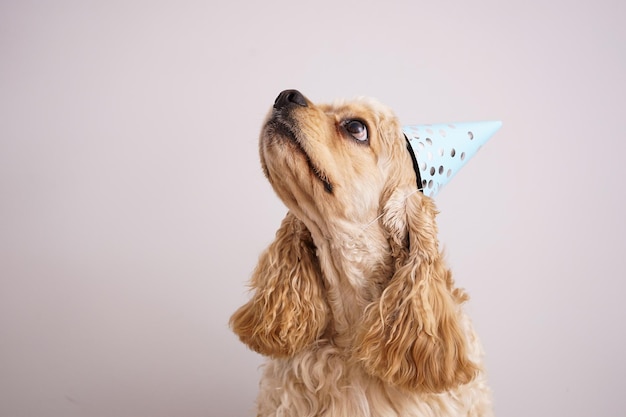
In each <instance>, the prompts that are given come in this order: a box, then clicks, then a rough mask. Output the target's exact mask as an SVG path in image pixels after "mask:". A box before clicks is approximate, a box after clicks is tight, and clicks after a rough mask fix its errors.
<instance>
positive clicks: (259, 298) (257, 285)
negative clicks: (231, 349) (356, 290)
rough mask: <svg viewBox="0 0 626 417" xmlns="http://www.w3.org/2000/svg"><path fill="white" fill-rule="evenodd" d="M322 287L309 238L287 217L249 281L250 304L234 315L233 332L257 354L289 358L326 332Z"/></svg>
mask: <svg viewBox="0 0 626 417" xmlns="http://www.w3.org/2000/svg"><path fill="white" fill-rule="evenodd" d="M323 285H324V284H323V279H322V273H321V270H320V266H319V262H318V259H317V256H316V254H315V245H314V243H313V239H312V238H311V234H310V232H309V230H308V229H307V228H306V226H305V225H304V224H303V223H302V222H301V221H300V220H298V219H297V218H296V217H295V216H294V215H293V214H291V213H287V216H286V217H285V219H284V220H283V222H282V224H281V226H280V229H278V231H277V232H276V238H275V240H274V242H272V244H270V246H269V247H268V248H267V250H266V251H265V252H264V253H263V254H262V255H261V257H260V259H259V263H258V265H257V267H256V269H255V271H254V273H253V275H252V278H251V280H250V286H251V288H252V289H253V290H254V294H253V296H252V299H251V300H250V301H249V302H248V303H247V304H245V305H244V306H242V307H241V308H239V310H237V311H236V312H235V313H234V314H233V316H232V317H231V319H230V325H231V328H232V329H233V331H234V332H235V333H236V334H237V335H238V336H239V338H240V339H241V341H242V342H244V343H245V344H247V345H248V346H249V347H250V348H251V349H253V350H255V351H256V352H258V353H261V354H263V355H267V356H272V357H287V356H292V355H294V354H295V353H297V352H299V351H300V350H302V349H303V348H304V347H306V346H308V345H310V344H311V343H313V342H314V341H315V340H316V339H318V338H319V337H320V336H321V334H322V333H323V331H324V329H325V328H326V323H327V320H328V315H329V314H328V306H327V304H326V302H325V301H324V297H323V293H324V287H323Z"/></svg>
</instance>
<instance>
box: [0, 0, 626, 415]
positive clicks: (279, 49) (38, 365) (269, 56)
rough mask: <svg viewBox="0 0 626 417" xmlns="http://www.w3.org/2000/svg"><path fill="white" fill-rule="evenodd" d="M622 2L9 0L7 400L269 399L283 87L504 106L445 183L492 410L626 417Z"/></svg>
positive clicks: (34, 403) (225, 407) (166, 404)
mask: <svg viewBox="0 0 626 417" xmlns="http://www.w3.org/2000/svg"><path fill="white" fill-rule="evenodd" d="M624 16H626V3H624V2H623V1H621V0H596V1H591V0H579V1H565V0H541V1H540V0H512V1H496V0H476V1H472V2H469V1H445V0H444V1H429V2H420V1H393V0H390V1H380V0H378V1H370V0H363V1H358V2H357V1H343V0H317V1H309V2H296V1H287V0H283V1H275V0H268V1H263V2H260V1H259V2H253V1H248V2H242V1H229V2H225V1H224V2H217V1H204V2H202V1H194V2H190V1H184V0H183V1H176V2H173V1H172V2H163V1H147V0H146V1H134V0H126V1H120V0H107V1H79V0H77V1H70V0H58V1H48V2H46V1H41V2H35V1H29V0H20V1H2V2H1V3H0V417H32V416H46V417H48V416H49V417H56V416H60V417H61V416H63V417H74V416H76V417H171V416H177V417H178V416H189V417H195V416H210V417H218V416H224V417H230V416H233V417H234V416H252V415H253V406H254V398H255V396H256V391H257V384H258V379H259V370H258V368H259V365H260V364H261V363H262V358H261V357H260V356H258V355H256V354H255V353H253V352H251V351H249V350H248V349H247V348H246V347H245V346H244V345H243V344H241V343H240V342H239V341H238V340H237V338H236V337H235V336H234V335H233V334H232V333H231V331H230V330H229V328H228V319H229V317H230V315H231V314H232V312H233V311H234V310H236V309H237V308H238V307H239V306H240V305H241V304H242V303H243V302H245V301H246V300H247V298H248V294H247V289H246V281H247V280H248V278H249V277H250V273H251V271H252V269H253V268H254V266H255V264H256V261H257V259H258V255H259V254H260V252H261V251H262V250H263V249H264V248H265V247H266V246H267V244H268V243H269V242H270V241H271V240H272V239H273V236H274V232H275V231H276V229H277V228H278V225H279V223H280V220H281V219H282V217H283V216H284V214H285V212H286V209H285V208H284V206H283V204H282V203H281V202H280V201H279V200H278V198H277V197H276V196H275V195H274V193H273V191H272V189H271V188H270V186H269V184H268V183H267V181H266V180H265V179H264V177H263V175H262V172H261V169H260V165H259V162H258V153H257V137H258V132H259V129H260V127H261V122H262V120H263V118H264V116H265V114H266V113H267V111H268V110H269V108H270V106H271V105H272V103H273V100H274V98H275V97H276V95H277V94H278V93H279V92H280V91H281V90H283V89H286V88H297V89H299V90H300V91H302V92H303V93H304V94H305V95H307V96H308V97H309V98H310V99H311V100H313V101H315V102H323V101H329V100H332V99H334V98H338V97H348V98H349V97H353V96H360V95H365V96H373V97H376V98H377V99H379V100H380V101H382V102H384V103H386V104H388V105H389V106H391V107H392V108H393V109H394V110H395V111H396V113H397V115H398V117H399V118H400V120H401V122H402V123H403V124H418V123H437V122H461V121H475V120H489V119H499V120H502V121H503V122H504V125H503V128H502V129H501V130H500V131H499V132H498V133H497V134H496V135H495V136H494V137H493V138H492V139H491V141H490V142H489V143H488V144H487V145H485V146H484V147H483V149H482V150H481V151H480V152H479V153H478V155H477V156H476V157H475V158H474V159H473V160H472V161H470V163H469V164H468V165H467V166H466V167H465V168H464V169H463V170H462V171H461V172H460V173H459V175H457V176H456V177H455V179H454V180H453V181H452V182H451V183H450V184H449V185H448V186H447V187H446V188H444V189H443V191H442V192H441V193H440V194H439V195H438V196H437V198H436V200H437V204H438V207H439V209H440V211H441V215H440V216H439V225H440V239H441V242H442V246H443V247H444V248H445V250H446V253H447V258H448V260H449V263H450V264H451V265H452V267H453V270H454V273H455V277H456V280H457V283H458V285H459V286H462V287H464V288H466V289H467V290H468V291H469V293H470V294H471V296H472V299H471V301H470V303H469V304H468V306H467V308H468V310H469V311H470V313H471V315H472V316H473V318H474V322H475V325H476V327H477V329H478V331H479V333H480V334H481V336H482V340H483V343H484V345H485V348H486V351H487V367H488V373H489V379H490V383H491V385H492V387H493V391H494V396H495V403H496V412H497V415H499V416H507V417H522V416H524V417H525V416H535V417H537V416H546V417H548V416H550V417H551V416H568V417H583V416H588V417H597V416H606V417H614V416H622V415H624V409H626V396H624V394H623V390H624V386H625V381H624V375H626V357H625V356H624V352H625V351H626V306H625V303H624V301H623V300H624V293H625V291H626V283H625V280H626V274H625V273H624V270H625V268H626V265H625V263H626V256H625V254H624V250H625V248H626V225H625V223H626V222H625V220H624V215H625V213H626V202H625V186H624V176H625V171H624V165H625V157H626V137H625V130H626V127H625V123H626V81H625V80H626V76H625V75H626V46H625V45H626V26H624V22H623V20H624Z"/></svg>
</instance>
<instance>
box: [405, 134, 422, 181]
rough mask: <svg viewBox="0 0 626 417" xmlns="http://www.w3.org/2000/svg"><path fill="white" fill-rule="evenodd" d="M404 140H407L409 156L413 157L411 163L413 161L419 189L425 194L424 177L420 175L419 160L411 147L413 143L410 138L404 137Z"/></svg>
mask: <svg viewBox="0 0 626 417" xmlns="http://www.w3.org/2000/svg"><path fill="white" fill-rule="evenodd" d="M404 139H405V140H406V148H407V149H408V151H409V155H411V161H413V170H414V171H415V176H416V177H417V189H418V190H420V191H421V192H422V193H423V192H424V190H423V188H422V176H421V175H420V167H419V165H418V164H417V158H415V153H414V152H413V147H412V146H411V142H409V138H407V137H406V135H404Z"/></svg>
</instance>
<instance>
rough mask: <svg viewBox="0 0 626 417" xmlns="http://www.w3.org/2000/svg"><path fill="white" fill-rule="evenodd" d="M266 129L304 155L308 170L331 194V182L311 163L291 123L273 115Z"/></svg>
mask: <svg viewBox="0 0 626 417" xmlns="http://www.w3.org/2000/svg"><path fill="white" fill-rule="evenodd" d="M266 129H268V130H269V132H270V133H271V136H273V137H274V136H279V137H281V138H283V139H284V140H285V141H287V142H288V143H289V144H291V145H292V147H293V149H294V150H295V151H296V152H298V153H299V154H301V155H302V156H303V157H304V159H305V161H306V163H307V166H308V167H309V171H310V172H311V173H312V174H313V176H315V178H317V179H318V180H319V181H320V182H321V183H322V184H323V185H324V190H326V192H328V193H330V194H332V192H333V185H332V183H331V182H330V180H329V179H328V177H327V176H326V174H324V172H323V171H322V170H320V169H319V168H318V167H317V166H316V165H315V164H314V163H313V160H312V159H311V157H310V156H309V154H308V153H307V152H306V150H305V149H304V147H303V146H302V143H301V141H300V139H299V137H300V134H298V133H297V131H296V130H295V129H294V127H293V126H292V124H291V123H289V122H287V121H284V120H282V118H277V117H273V118H272V119H270V120H269V121H268V122H267V126H266Z"/></svg>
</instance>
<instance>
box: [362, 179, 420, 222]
mask: <svg viewBox="0 0 626 417" xmlns="http://www.w3.org/2000/svg"><path fill="white" fill-rule="evenodd" d="M418 191H422V189H421V188H417V189H415V190H414V191H412V192H410V193H408V194H407V195H406V196H404V198H403V199H402V202H405V201H406V200H407V199H408V198H409V197H411V196H412V195H413V194H415V193H416V192H418ZM383 215H384V213H381V214H380V215H379V216H378V217H376V218H375V219H374V220H372V221H371V222H369V223H368V224H366V225H365V226H363V227H362V228H361V233H362V232H364V231H365V230H367V229H368V228H369V227H370V226H371V225H373V224H374V223H376V222H377V221H378V220H380V218H381V217H383Z"/></svg>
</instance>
